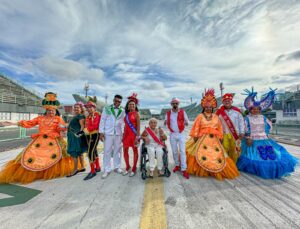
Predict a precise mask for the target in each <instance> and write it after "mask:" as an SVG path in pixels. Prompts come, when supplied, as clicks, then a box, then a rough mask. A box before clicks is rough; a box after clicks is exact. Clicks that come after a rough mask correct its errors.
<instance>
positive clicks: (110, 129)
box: [99, 95, 125, 179]
mask: <svg viewBox="0 0 300 229" xmlns="http://www.w3.org/2000/svg"><path fill="white" fill-rule="evenodd" d="M121 103H122V96H121V95H115V97H114V100H113V104H112V105H110V106H106V107H105V108H104V109H103V112H102V115H101V121H100V127H99V132H100V140H101V141H103V142H104V155H103V166H104V173H103V174H102V178H103V179H104V178H106V177H107V176H108V175H109V174H110V172H111V170H112V169H111V153H112V152H113V161H114V171H115V172H117V173H122V169H121V168H120V167H121V149H122V138H123V130H124V117H125V111H124V109H123V108H122V107H121Z"/></svg>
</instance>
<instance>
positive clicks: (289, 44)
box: [0, 0, 300, 111]
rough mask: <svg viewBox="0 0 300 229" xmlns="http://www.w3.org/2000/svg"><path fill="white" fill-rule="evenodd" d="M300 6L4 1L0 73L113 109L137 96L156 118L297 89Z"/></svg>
mask: <svg viewBox="0 0 300 229" xmlns="http://www.w3.org/2000/svg"><path fill="white" fill-rule="evenodd" d="M299 12H300V1H299V0H198V1H196V0H195V1H192V0H103V1H101V0H69V1H68V0H48V1H46V0H26V1H23V0H18V1H17V0H1V4H0V31H1V35H0V72H1V73H2V74H5V75H6V76H8V77H10V78H12V79H14V80H17V81H18V82H20V83H21V84H23V85H24V86H26V87H27V88H30V89H32V90H35V91H37V92H39V93H41V94H43V93H44V92H45V91H49V90H51V91H55V92H57V93H58V95H59V99H60V100H61V101H62V102H64V103H73V102H74V100H73V98H72V95H71V94H72V93H83V85H84V83H85V82H88V83H89V84H90V88H91V91H90V94H91V95H94V94H95V95H97V96H99V97H100V98H102V99H103V97H104V96H105V94H107V95H108V96H109V97H108V99H109V100H112V97H113V95H114V94H115V93H119V94H122V95H123V96H128V95H129V94H131V93H132V92H137V93H138V94H139V97H140V100H141V106H142V107H148V108H151V109H153V110H156V111H157V110H159V109H160V108H161V107H164V106H167V105H168V102H169V101H170V99H171V98H172V97H179V98H180V99H181V100H182V104H183V105H186V104H189V103H190V98H191V97H192V98H193V101H199V100H200V98H201V95H202V92H203V90H204V88H209V87H214V88H215V89H216V94H217V95H220V91H219V83H220V82H223V83H224V87H225V92H235V93H237V96H236V103H240V102H241V101H242V99H243V96H242V95H241V93H242V90H243V89H244V88H249V87H251V86H254V87H255V88H256V89H257V90H258V91H259V92H261V93H263V92H265V91H266V90H267V89H268V87H272V88H279V89H280V90H284V89H285V88H286V87H288V86H290V85H293V84H296V83H300V13H299Z"/></svg>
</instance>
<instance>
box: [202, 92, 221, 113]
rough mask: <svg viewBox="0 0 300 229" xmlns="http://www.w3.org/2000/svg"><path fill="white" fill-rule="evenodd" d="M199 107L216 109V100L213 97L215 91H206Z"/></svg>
mask: <svg viewBox="0 0 300 229" xmlns="http://www.w3.org/2000/svg"><path fill="white" fill-rule="evenodd" d="M201 106H202V107H203V108H204V107H211V108H216V107H217V100H216V97H215V90H214V89H213V88H211V89H208V90H206V89H205V93H204V96H203V98H202V99H201Z"/></svg>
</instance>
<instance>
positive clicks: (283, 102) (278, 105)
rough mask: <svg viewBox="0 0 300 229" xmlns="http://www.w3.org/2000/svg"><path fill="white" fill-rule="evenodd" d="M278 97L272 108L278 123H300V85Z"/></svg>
mask: <svg viewBox="0 0 300 229" xmlns="http://www.w3.org/2000/svg"><path fill="white" fill-rule="evenodd" d="M293 89H294V90H289V91H286V92H285V93H282V94H280V95H279V96H278V98H277V100H276V101H275V103H274V104H273V106H272V108H273V110H274V111H275V112H276V122H277V123H300V84H299V85H295V86H294V88H293Z"/></svg>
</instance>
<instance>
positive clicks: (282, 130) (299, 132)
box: [271, 124, 300, 138]
mask: <svg viewBox="0 0 300 229" xmlns="http://www.w3.org/2000/svg"><path fill="white" fill-rule="evenodd" d="M271 134H274V135H283V136H290V137H294V138H300V124H273V128H272V131H271Z"/></svg>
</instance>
